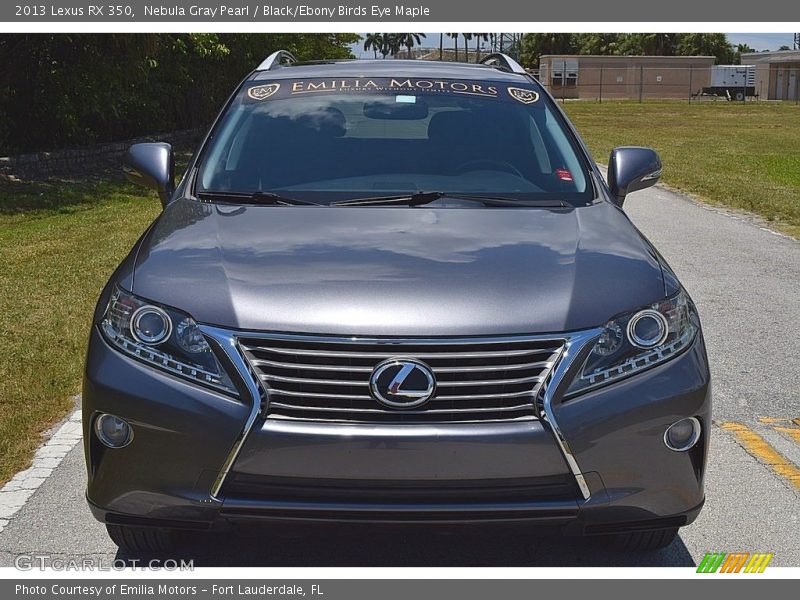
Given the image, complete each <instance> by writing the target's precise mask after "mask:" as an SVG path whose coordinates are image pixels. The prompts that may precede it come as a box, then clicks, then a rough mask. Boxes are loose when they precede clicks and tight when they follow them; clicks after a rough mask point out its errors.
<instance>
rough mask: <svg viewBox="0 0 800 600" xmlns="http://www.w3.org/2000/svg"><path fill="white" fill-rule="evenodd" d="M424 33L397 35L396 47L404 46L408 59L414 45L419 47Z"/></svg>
mask: <svg viewBox="0 0 800 600" xmlns="http://www.w3.org/2000/svg"><path fill="white" fill-rule="evenodd" d="M424 37H425V34H424V33H398V34H397V36H396V42H397V47H398V48H399V47H400V46H405V47H406V48H408V58H413V57H412V56H411V49H412V48H413V47H414V46H415V45H416V46H419V44H420V38H424Z"/></svg>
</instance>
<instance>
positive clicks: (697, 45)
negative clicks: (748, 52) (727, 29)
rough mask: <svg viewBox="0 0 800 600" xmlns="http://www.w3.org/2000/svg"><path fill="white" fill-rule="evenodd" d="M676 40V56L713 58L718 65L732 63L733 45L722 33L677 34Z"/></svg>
mask: <svg viewBox="0 0 800 600" xmlns="http://www.w3.org/2000/svg"><path fill="white" fill-rule="evenodd" d="M677 38H678V45H677V52H676V54H677V55H678V56H714V57H715V58H716V60H715V63H716V64H718V65H720V64H722V65H729V64H732V63H733V62H734V50H733V45H732V44H731V43H730V42H729V41H728V36H727V35H725V34H724V33H679V34H677Z"/></svg>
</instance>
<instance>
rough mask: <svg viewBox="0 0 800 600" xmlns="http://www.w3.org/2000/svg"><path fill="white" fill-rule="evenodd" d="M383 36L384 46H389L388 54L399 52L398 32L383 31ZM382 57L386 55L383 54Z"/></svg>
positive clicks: (399, 40)
mask: <svg viewBox="0 0 800 600" xmlns="http://www.w3.org/2000/svg"><path fill="white" fill-rule="evenodd" d="M383 37H384V38H386V46H387V47H388V48H389V54H390V55H392V56H394V55H396V54H397V53H398V52H400V46H401V45H402V43H401V39H400V34H397V33H384V34H383ZM384 58H386V57H385V56H384Z"/></svg>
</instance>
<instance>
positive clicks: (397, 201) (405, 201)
mask: <svg viewBox="0 0 800 600" xmlns="http://www.w3.org/2000/svg"><path fill="white" fill-rule="evenodd" d="M441 198H454V199H456V200H470V201H473V202H480V203H482V204H484V205H485V206H529V207H530V206H535V207H539V208H564V207H566V206H568V205H567V203H566V202H563V201H561V200H533V201H531V200H514V199H513V198H504V197H502V196H477V195H472V194H459V193H457V192H416V193H414V194H402V195H396V196H375V197H371V198H353V199H351V200H339V201H338V202H331V206H393V205H404V206H423V205H425V204H430V203H431V202H435V201H436V200H439V199H441Z"/></svg>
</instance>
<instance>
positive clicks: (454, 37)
mask: <svg viewBox="0 0 800 600" xmlns="http://www.w3.org/2000/svg"><path fill="white" fill-rule="evenodd" d="M459 35H461V34H460V33H448V34H447V37H449V38H452V39H453V40H455V42H456V62H458V36H459Z"/></svg>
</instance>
